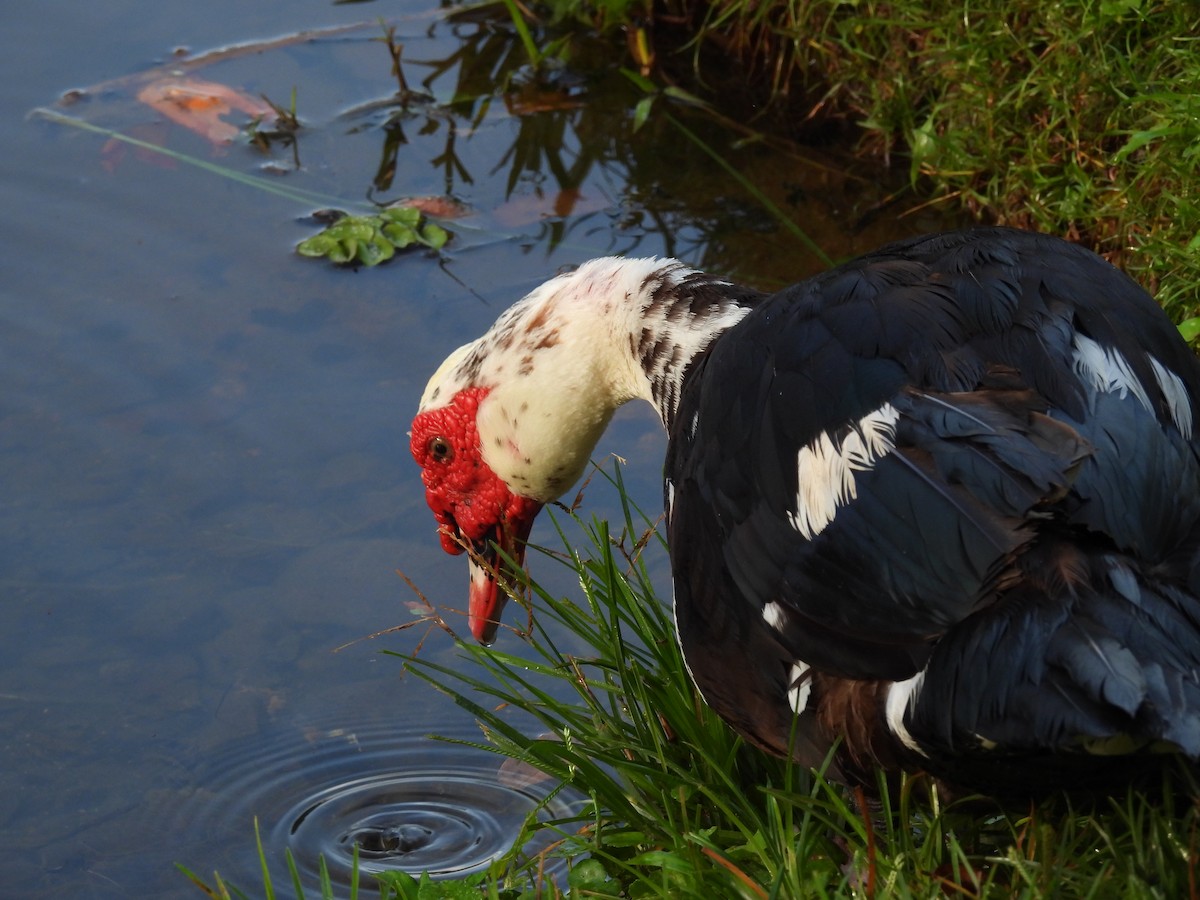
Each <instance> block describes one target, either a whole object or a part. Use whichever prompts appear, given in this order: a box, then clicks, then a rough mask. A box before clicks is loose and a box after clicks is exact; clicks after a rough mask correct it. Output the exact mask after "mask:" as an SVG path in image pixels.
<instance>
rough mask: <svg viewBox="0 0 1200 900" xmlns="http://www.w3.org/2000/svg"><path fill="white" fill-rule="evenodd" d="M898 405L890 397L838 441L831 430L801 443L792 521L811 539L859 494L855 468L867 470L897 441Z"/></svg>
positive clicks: (794, 525) (856, 469)
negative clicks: (839, 508) (832, 435)
mask: <svg viewBox="0 0 1200 900" xmlns="http://www.w3.org/2000/svg"><path fill="white" fill-rule="evenodd" d="M899 418H900V413H899V411H898V410H897V409H896V408H895V407H894V406H892V405H891V404H890V403H885V404H884V405H883V406H881V407H879V409H877V410H875V411H874V412H872V413H868V414H867V415H865V416H863V418H861V419H859V420H858V421H857V422H855V423H854V424H853V425H851V426H850V433H849V434H847V435H846V436H845V437H844V438H843V439H842V441H841V445H840V446H839V445H838V442H836V441H835V440H834V439H833V438H832V437H831V436H830V435H829V434H822V435H821V436H820V437H819V438H817V439H816V440H815V441H813V442H812V443H811V444H809V445H808V446H807V447H802V448H801V449H800V453H799V455H798V456H797V459H796V466H797V470H798V472H799V476H800V481H799V484H800V488H799V490H798V491H797V492H796V511H795V512H794V513H790V514H789V515H788V519H789V520H790V521H791V523H792V527H793V528H795V529H796V530H797V531H799V532H800V533H801V534H802V535H804V537H806V538H808V539H809V540H812V539H813V538H814V537H816V536H817V535H818V534H820V533H821V532H822V531H824V530H825V527H826V526H827V525H828V524H829V523H830V522H832V521H833V517H834V516H835V515H836V514H837V511H838V507H840V506H845V505H846V504H847V503H849V502H850V501H851V500H854V499H855V498H857V497H858V482H857V480H856V478H855V475H854V473H855V472H867V471H869V470H870V469H872V468H873V467H874V466H875V463H876V462H877V461H878V460H879V459H880V458H881V457H883V456H886V455H887V454H888V453H890V452H891V451H892V448H893V447H895V445H896V444H895V439H896V421H897V420H898V419H899Z"/></svg>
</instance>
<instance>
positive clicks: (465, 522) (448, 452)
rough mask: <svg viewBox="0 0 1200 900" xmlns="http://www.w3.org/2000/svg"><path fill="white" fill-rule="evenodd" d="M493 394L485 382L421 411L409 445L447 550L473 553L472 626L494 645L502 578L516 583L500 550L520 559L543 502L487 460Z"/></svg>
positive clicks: (502, 599)
mask: <svg viewBox="0 0 1200 900" xmlns="http://www.w3.org/2000/svg"><path fill="white" fill-rule="evenodd" d="M487 393H488V390H487V388H466V389H464V390H462V391H459V392H458V393H457V394H455V395H454V397H453V398H452V399H451V401H450V403H449V404H447V405H446V406H442V407H438V408H437V409H431V410H427V411H425V412H422V413H418V415H417V417H416V418H415V419H413V424H412V432H411V444H410V448H411V450H412V455H413V459H415V460H416V461H417V465H419V466H420V467H421V481H422V482H423V483H424V485H425V501H426V502H427V503H428V504H429V508H430V509H431V510H433V515H434V518H435V519H437V523H438V533H439V535H440V536H441V541H442V548H443V549H444V550H445V551H446V552H447V553H454V554H458V553H462V552H463V550H465V549H467V547H470V548H471V549H472V550H473V551H474V552H473V553H472V558H471V566H470V568H471V588H470V603H469V621H470V627H471V632H472V633H473V634H474V635H475V637H476V639H477V640H479V641H480V642H482V643H485V644H490V643H491V642H492V640H493V639H494V638H495V634H496V629H497V627H498V626H499V623H500V612H501V610H502V609H503V607H504V603H505V602H506V600H507V599H508V595H507V593H506V591H505V590H504V589H503V587H501V586H500V584H498V581H500V580H501V579H503V581H504V582H505V583H511V581H512V578H511V575H509V574H508V573H506V572H505V571H504V568H505V567H504V563H503V560H502V559H500V558H499V556H498V555H497V553H496V548H497V547H499V549H500V550H502V551H503V552H504V553H505V554H507V555H508V556H509V557H510V558H511V559H513V560H514V561H515V562H516V563H517V564H518V565H520V564H521V563H522V562H523V561H524V557H525V541H526V539H527V538H528V537H529V531H530V529H531V528H532V527H533V520H534V518H535V517H536V516H537V513H538V511H539V510H540V509H541V508H542V504H541V503H540V502H538V501H536V500H532V499H530V498H528V497H522V496H520V495H517V494H514V493H513V492H512V491H510V490H509V488H508V485H507V484H505V483H504V481H503V480H502V479H501V478H500V477H499V476H497V475H496V473H495V472H493V471H492V470H491V469H490V468H489V467H488V465H487V463H486V462H485V461H484V459H483V453H482V450H481V447H480V440H479V431H478V427H477V425H476V414H477V413H478V411H479V404H480V403H481V402H482V401H483V399H484V398H485V397H486V396H487Z"/></svg>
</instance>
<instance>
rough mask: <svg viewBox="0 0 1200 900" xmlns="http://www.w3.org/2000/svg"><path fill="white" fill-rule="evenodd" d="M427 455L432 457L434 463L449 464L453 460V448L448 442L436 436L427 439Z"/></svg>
mask: <svg viewBox="0 0 1200 900" xmlns="http://www.w3.org/2000/svg"><path fill="white" fill-rule="evenodd" d="M429 455H430V456H432V457H433V459H434V462H443V463H444V462H450V460H452V459H454V448H453V447H452V446H450V442H449V441H448V440H446V439H445V438H444V437H442V436H441V435H437V436H436V437H431V438H430V439H429Z"/></svg>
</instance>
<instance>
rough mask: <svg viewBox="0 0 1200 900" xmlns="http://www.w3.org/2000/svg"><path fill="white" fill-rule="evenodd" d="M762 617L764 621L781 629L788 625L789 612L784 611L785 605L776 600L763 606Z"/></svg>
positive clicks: (778, 629)
mask: <svg viewBox="0 0 1200 900" xmlns="http://www.w3.org/2000/svg"><path fill="white" fill-rule="evenodd" d="M762 617H763V621H764V622H766V623H767V624H768V625H770V626H771V627H772V628H774V629H775V630H776V631H781V630H782V629H783V627H784V626H785V625H787V614H786V613H785V612H784V611H783V607H782V606H780V605H779V604H778V603H776V602H775V601H774V600H772V601H771V602H769V603H768V604H767V605H766V606H764V607H763V611H762Z"/></svg>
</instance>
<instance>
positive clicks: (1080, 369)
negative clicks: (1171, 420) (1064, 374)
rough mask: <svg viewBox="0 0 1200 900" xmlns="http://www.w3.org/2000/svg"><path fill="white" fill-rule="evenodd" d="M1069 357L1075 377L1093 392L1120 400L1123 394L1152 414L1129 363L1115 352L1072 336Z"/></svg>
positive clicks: (1086, 338)
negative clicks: (1070, 355) (1112, 395)
mask: <svg viewBox="0 0 1200 900" xmlns="http://www.w3.org/2000/svg"><path fill="white" fill-rule="evenodd" d="M1072 355H1073V356H1074V358H1075V374H1077V375H1078V376H1079V377H1080V378H1081V379H1083V380H1084V381H1085V382H1087V383H1088V384H1090V385H1091V386H1092V387H1094V388H1095V389H1096V390H1098V391H1103V392H1104V393H1106V394H1114V393H1115V394H1117V395H1118V396H1120V397H1121V398H1122V399H1124V397H1125V395H1126V394H1127V393H1128V394H1133V396H1134V397H1136V398H1137V401H1138V402H1139V403H1141V404H1142V406H1144V407H1146V409H1148V410H1150V411H1151V412H1153V411H1154V408H1153V407H1152V406H1151V405H1150V398H1149V397H1148V396H1146V389H1145V388H1143V387H1142V383H1141V382H1140V381H1138V379H1137V376H1136V375H1134V374H1133V369H1132V368H1131V367H1130V365H1129V360H1127V359H1126V358H1125V357H1124V356H1122V355H1121V353H1120V352H1119V351H1118V350H1115V349H1113V348H1111V347H1107V348H1106V347H1101V346H1100V345H1099V344H1097V343H1096V342H1095V341H1093V340H1092V339H1091V338H1089V337H1084V336H1083V335H1082V334H1076V335H1075V350H1074V352H1073V354H1072ZM1160 383H1161V382H1160Z"/></svg>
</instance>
